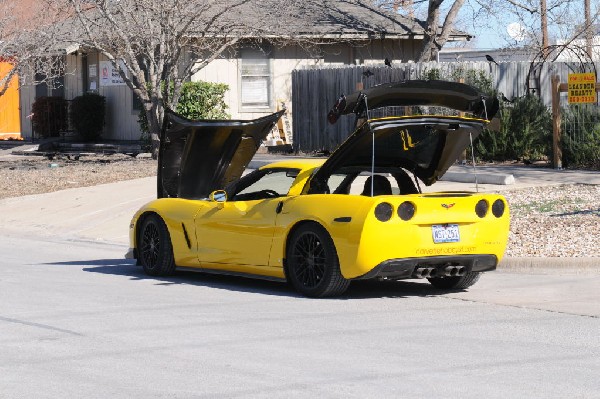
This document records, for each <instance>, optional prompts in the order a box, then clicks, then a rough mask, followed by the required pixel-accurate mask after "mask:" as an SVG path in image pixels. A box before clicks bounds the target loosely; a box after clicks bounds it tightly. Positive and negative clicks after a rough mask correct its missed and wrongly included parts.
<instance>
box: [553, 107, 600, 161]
mask: <svg viewBox="0 0 600 399" xmlns="http://www.w3.org/2000/svg"><path fill="white" fill-rule="evenodd" d="M562 119H563V129H562V136H561V145H562V150H563V159H562V160H563V165H564V166H565V167H569V168H593V169H598V170H600V110H598V108H597V107H591V106H587V105H570V106H569V107H566V108H564V109H563V110H562Z"/></svg>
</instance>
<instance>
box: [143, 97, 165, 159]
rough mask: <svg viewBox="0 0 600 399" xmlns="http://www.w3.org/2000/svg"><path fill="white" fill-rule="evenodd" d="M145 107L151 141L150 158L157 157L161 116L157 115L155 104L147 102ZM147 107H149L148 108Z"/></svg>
mask: <svg viewBox="0 0 600 399" xmlns="http://www.w3.org/2000/svg"><path fill="white" fill-rule="evenodd" d="M149 105H150V107H147V108H146V119H147V120H148V134H149V135H150V140H151V141H152V159H158V150H159V148H160V132H161V128H162V118H160V117H159V115H160V114H159V112H158V110H157V108H158V107H157V106H154V105H152V104H149ZM148 108H149V109H148Z"/></svg>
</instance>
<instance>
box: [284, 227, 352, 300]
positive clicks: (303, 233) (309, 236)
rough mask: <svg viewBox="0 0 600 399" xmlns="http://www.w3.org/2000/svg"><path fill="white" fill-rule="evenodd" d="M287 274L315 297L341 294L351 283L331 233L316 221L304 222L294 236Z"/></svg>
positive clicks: (303, 290)
mask: <svg viewBox="0 0 600 399" xmlns="http://www.w3.org/2000/svg"><path fill="white" fill-rule="evenodd" d="M286 275H287V278H288V281H289V282H290V283H291V284H292V286H293V287H294V288H295V289H296V291H298V292H299V293H300V294H302V295H305V296H308V297H314V298H322V297H328V296H336V295H341V294H342V293H344V291H346V289H347V288H348V286H349V285H350V280H347V279H346V278H344V276H342V273H341V271H340V263H339V260H338V256H337V252H336V250H335V245H334V243H333V240H332V239H331V236H330V235H329V234H328V233H327V231H326V230H325V229H324V228H323V227H321V226H320V225H318V224H316V223H308V224H304V225H302V226H300V227H299V228H298V229H297V230H295V231H294V232H293V233H292V235H291V236H290V239H289V240H288V245H287V250H286Z"/></svg>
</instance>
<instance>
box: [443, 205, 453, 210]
mask: <svg viewBox="0 0 600 399" xmlns="http://www.w3.org/2000/svg"><path fill="white" fill-rule="evenodd" d="M454 205H456V204H442V206H443V207H444V208H446V209H450V208H452V207H453V206H454Z"/></svg>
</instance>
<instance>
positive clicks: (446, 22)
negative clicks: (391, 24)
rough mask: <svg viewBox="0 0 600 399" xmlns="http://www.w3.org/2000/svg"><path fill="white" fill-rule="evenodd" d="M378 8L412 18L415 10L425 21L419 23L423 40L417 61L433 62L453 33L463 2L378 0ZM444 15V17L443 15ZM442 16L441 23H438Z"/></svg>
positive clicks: (460, 0) (463, 0) (444, 0)
mask: <svg viewBox="0 0 600 399" xmlns="http://www.w3.org/2000/svg"><path fill="white" fill-rule="evenodd" d="M376 3H377V4H378V5H379V6H381V7H383V8H386V9H391V10H393V11H395V12H399V13H402V14H406V15H408V16H410V17H414V15H415V9H417V13H418V14H420V15H422V16H423V17H424V18H425V20H424V21H422V22H421V25H422V27H423V30H424V32H423V33H424V39H423V43H422V45H421V50H420V52H419V56H418V57H417V61H419V62H426V61H435V60H437V56H438V53H439V52H440V50H441V49H442V47H444V45H446V43H447V42H448V40H449V38H450V35H451V34H452V33H454V32H455V29H456V23H457V19H458V15H459V12H460V10H461V8H462V7H463V5H464V3H465V0H450V1H446V0H417V1H413V0H379V1H377V2H376ZM444 14H445V15H444ZM442 16H443V22H441V23H440V21H441V19H442Z"/></svg>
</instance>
